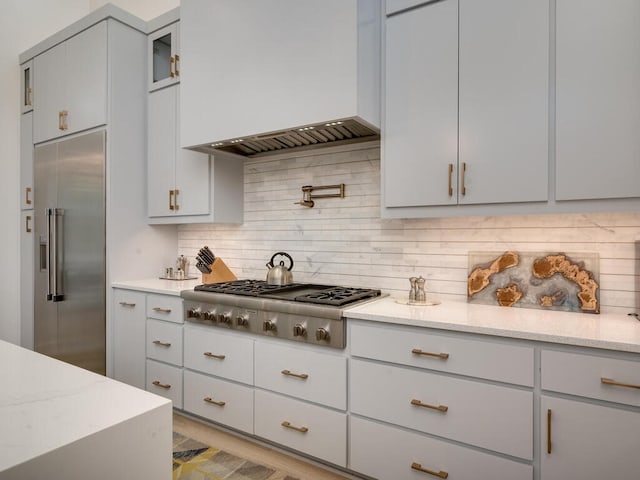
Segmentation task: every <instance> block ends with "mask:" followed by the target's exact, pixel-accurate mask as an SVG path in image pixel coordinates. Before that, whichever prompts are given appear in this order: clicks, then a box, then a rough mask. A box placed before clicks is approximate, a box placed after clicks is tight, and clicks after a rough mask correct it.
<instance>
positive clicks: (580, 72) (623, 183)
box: [556, 0, 640, 200]
mask: <svg viewBox="0 0 640 480" xmlns="http://www.w3.org/2000/svg"><path fill="white" fill-rule="evenodd" d="M639 27H640V2H638V1H636V0H613V1H610V2H606V3H603V2H601V1H597V0H557V2H556V29H557V30H556V129H557V130H556V131H557V141H556V177H557V178H556V198H557V199H558V200H574V199H602V198H625V197H639V196H640V182H638V179H639V178H640V160H639V159H640V136H639V135H638V132H639V131H640V95H639V94H638V85H640V55H639V54H638V45H640V28H639Z"/></svg>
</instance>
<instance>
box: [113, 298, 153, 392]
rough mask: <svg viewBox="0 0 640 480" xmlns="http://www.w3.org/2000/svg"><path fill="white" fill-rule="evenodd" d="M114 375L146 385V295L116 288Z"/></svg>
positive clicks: (114, 302)
mask: <svg viewBox="0 0 640 480" xmlns="http://www.w3.org/2000/svg"><path fill="white" fill-rule="evenodd" d="M112 312H113V313H112V315H113V317H112V321H113V378H114V379H116V380H119V381H121V382H124V383H128V384H129V385H133V386H134V387H138V388H142V389H144V388H145V294H144V293H141V292H132V291H129V290H114V294H113V308H112Z"/></svg>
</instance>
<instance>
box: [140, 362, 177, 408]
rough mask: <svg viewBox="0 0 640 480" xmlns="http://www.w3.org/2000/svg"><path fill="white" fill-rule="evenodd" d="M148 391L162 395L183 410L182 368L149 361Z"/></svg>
mask: <svg viewBox="0 0 640 480" xmlns="http://www.w3.org/2000/svg"><path fill="white" fill-rule="evenodd" d="M147 391H149V392H151V393H155V394H156V395H161V396H163V397H166V398H168V399H169V400H171V401H172V402H173V407H174V408H179V409H182V367H176V366H174V365H168V364H166V363H161V362H156V361H155V360H149V359H147Z"/></svg>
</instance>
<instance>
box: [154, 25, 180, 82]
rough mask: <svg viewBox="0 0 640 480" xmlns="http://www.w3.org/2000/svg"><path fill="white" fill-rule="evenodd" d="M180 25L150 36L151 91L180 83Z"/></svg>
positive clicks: (166, 28)
mask: <svg viewBox="0 0 640 480" xmlns="http://www.w3.org/2000/svg"><path fill="white" fill-rule="evenodd" d="M179 28H180V23H179V22H175V23H172V24H171V25H167V26H166V27H164V28H161V29H160V30H156V31H155V32H153V33H150V34H149V37H148V42H149V46H148V48H149V56H148V69H149V71H148V78H149V90H150V91H151V90H156V89H158V88H162V87H166V86H169V85H172V84H174V83H176V82H178V81H180V54H179V51H180V50H179V49H178V47H179V44H178V42H179Z"/></svg>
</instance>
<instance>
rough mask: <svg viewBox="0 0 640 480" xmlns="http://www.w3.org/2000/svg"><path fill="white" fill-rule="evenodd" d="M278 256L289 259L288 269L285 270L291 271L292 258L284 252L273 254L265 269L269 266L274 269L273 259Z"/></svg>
mask: <svg viewBox="0 0 640 480" xmlns="http://www.w3.org/2000/svg"><path fill="white" fill-rule="evenodd" d="M278 255H282V256H284V257H287V258H288V259H289V263H290V265H289V267H288V268H287V270H289V271H291V269H292V268H293V258H291V255H289V254H288V253H285V252H277V253H274V254H273V257H271V260H269V263H267V267H269V266H271V267H274V266H275V265H274V263H273V259H274V258H276V257H277V256H278Z"/></svg>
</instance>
